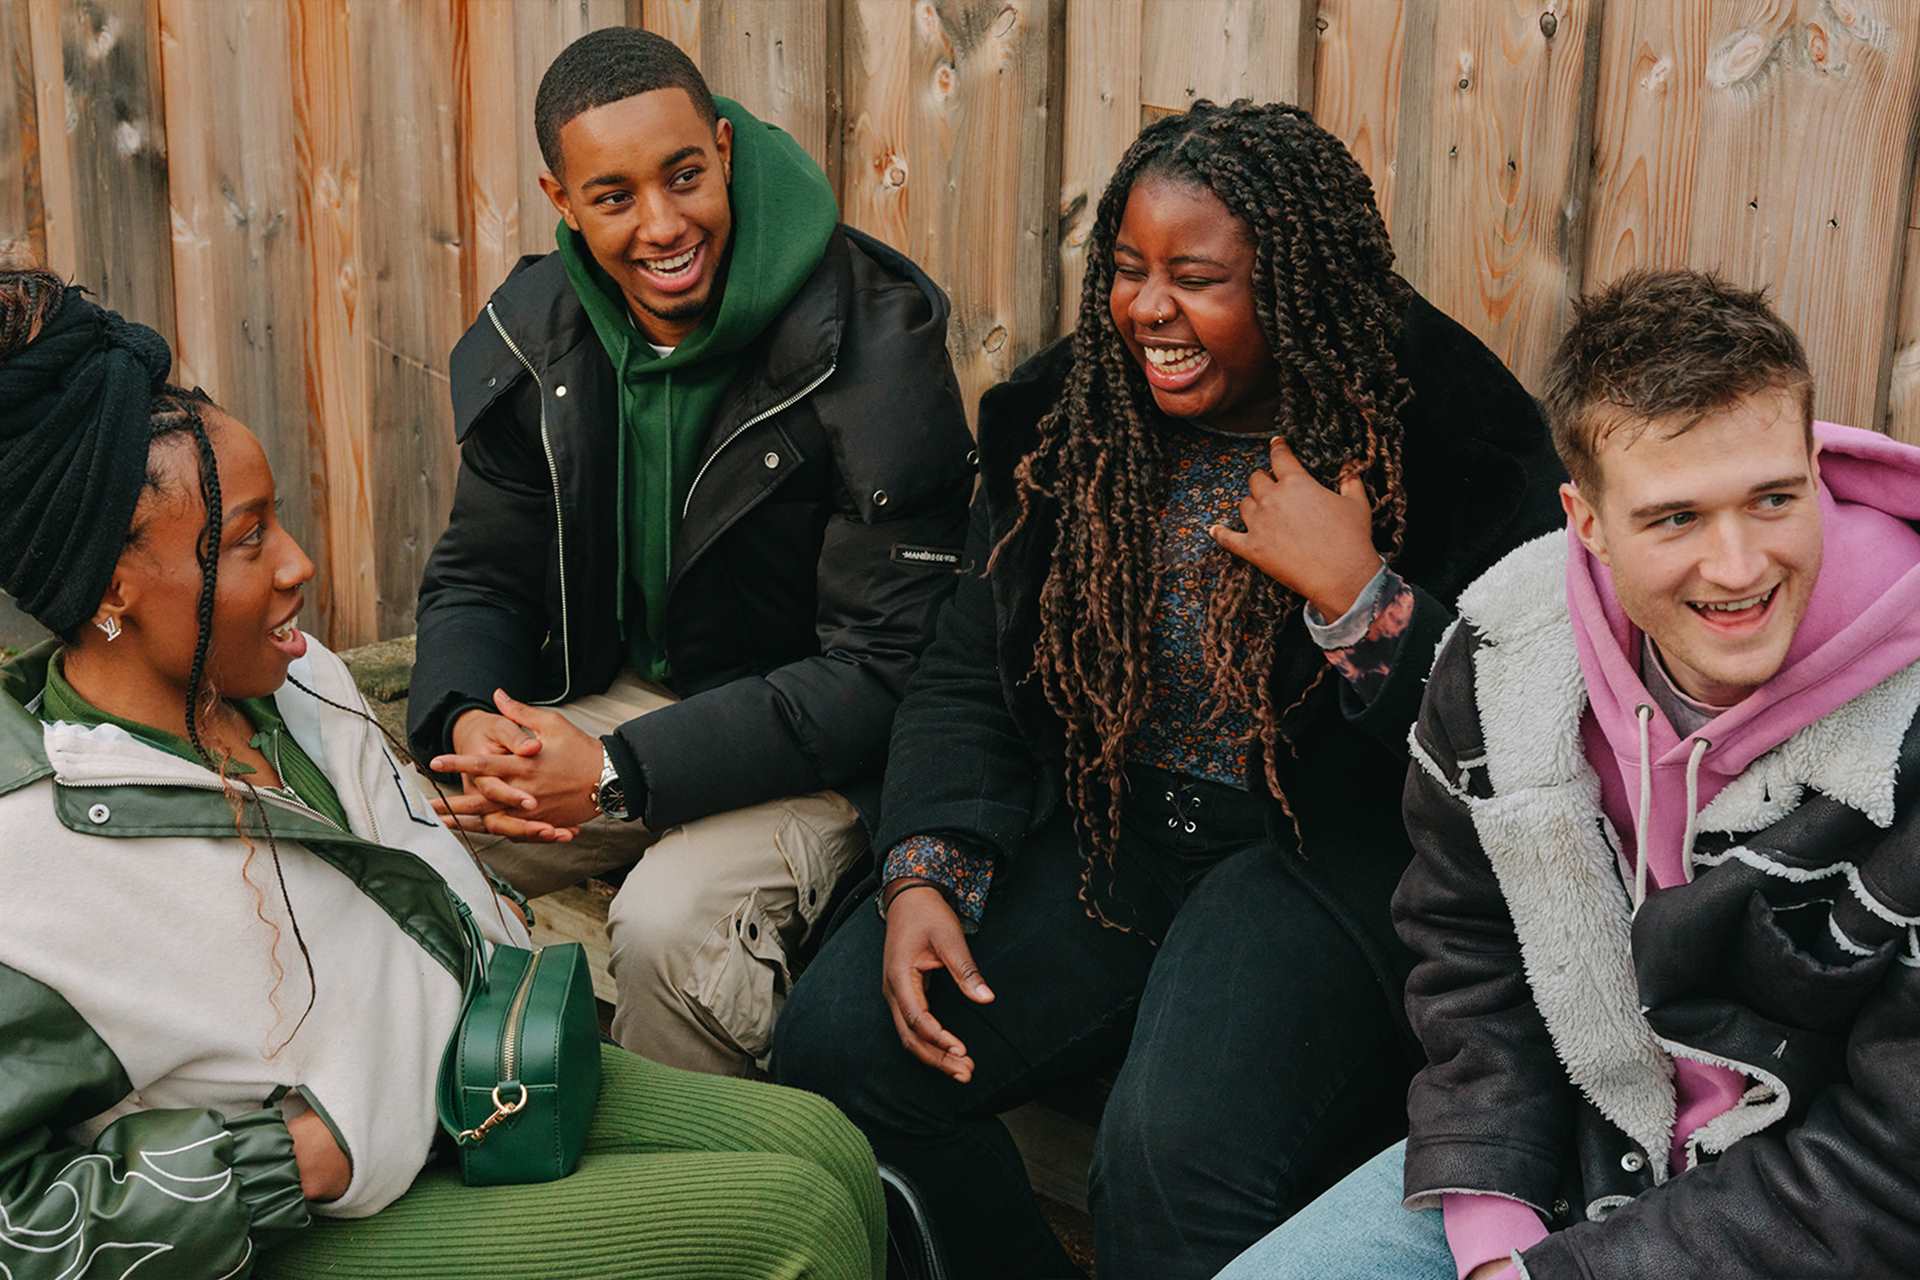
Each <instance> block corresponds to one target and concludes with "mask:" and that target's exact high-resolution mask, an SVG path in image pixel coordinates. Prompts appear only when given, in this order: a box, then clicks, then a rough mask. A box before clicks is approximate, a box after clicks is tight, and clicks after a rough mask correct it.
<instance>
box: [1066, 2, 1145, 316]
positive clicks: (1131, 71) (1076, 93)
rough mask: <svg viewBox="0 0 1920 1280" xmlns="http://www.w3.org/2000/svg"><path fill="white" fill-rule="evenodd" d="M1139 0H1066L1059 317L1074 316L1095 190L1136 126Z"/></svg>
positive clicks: (1099, 188) (1101, 185)
mask: <svg viewBox="0 0 1920 1280" xmlns="http://www.w3.org/2000/svg"><path fill="white" fill-rule="evenodd" d="M1144 19H1145V13H1144V6H1143V0H1068V4H1067V33H1066V40H1067V53H1066V64H1065V79H1064V83H1063V84H1062V86H1061V96H1062V104H1061V123H1060V127H1061V134H1062V141H1061V148H1060V178H1061V187H1060V322H1059V331H1060V332H1061V333H1070V332H1072V330H1073V327H1074V325H1075V324H1076V323H1077V322H1078V319H1079V309H1080V283H1081V280H1082V279H1083V278H1084V277H1085V275H1086V271H1087V236H1088V234H1089V233H1090V232H1091V231H1092V230H1093V219H1094V215H1095V214H1096V213H1097V212H1098V211H1099V206H1100V196H1101V193H1102V192H1104V191H1105V190H1106V186H1107V180H1108V178H1110V177H1111V176H1112V175H1113V170H1114V167H1115V166H1116V165H1117V164H1118V163H1119V162H1120V157H1121V156H1123V155H1125V154H1126V151H1127V147H1128V145H1129V144H1130V143H1132V141H1133V139H1134V137H1135V135H1136V134H1138V133H1139V131H1140V108H1139V102H1140V67H1141V59H1142V57H1143V56H1144V50H1145V44H1144V40H1145V34H1144Z"/></svg>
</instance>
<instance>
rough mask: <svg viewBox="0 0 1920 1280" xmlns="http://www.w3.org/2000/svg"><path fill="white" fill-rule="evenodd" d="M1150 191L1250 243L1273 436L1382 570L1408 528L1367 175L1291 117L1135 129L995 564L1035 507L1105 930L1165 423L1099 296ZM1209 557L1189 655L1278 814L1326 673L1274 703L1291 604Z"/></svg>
mask: <svg viewBox="0 0 1920 1280" xmlns="http://www.w3.org/2000/svg"><path fill="white" fill-rule="evenodd" d="M1149 180H1161V181H1172V182H1176V183H1183V184H1189V185H1195V186H1198V187H1200V188H1202V189H1204V190H1207V191H1210V192H1212V193H1213V194H1214V195H1215V196H1216V197H1218V198H1219V199H1220V201H1221V202H1222V203H1223V204H1225V205H1226V207H1227V208H1228V209H1229V210H1230V211H1231V212H1232V213H1233V215H1234V217H1235V218H1237V219H1238V220H1239V221H1240V223H1241V224H1242V225H1243V227H1244V228H1245V230H1246V232H1247V234H1248V236H1249V237H1250V238H1251V240H1252V241H1253V245H1254V249H1255V256H1254V267H1253V296H1254V310H1255V313H1256V314H1257V316H1258V319H1259V324H1260V329H1261V333H1262V335H1263V336H1264V337H1265V339H1266V344H1267V348H1268V350H1269V351H1270V352H1271V353H1272V355H1273V361H1274V365H1275V371H1276V373H1277V375H1278V380H1279V410H1278V413H1277V415H1276V417H1275V420H1274V423H1273V434H1275V435H1279V436H1283V437H1285V439H1286V441H1287V443H1288V445H1289V446H1290V447H1291V448H1292V450H1293V452H1294V454H1295V455H1296V456H1297V457H1298V458H1299V460H1300V462H1301V464H1302V465H1303V466H1304V467H1305V468H1306V470H1307V471H1308V473H1309V474H1311V475H1312V476H1313V477H1314V478H1315V479H1317V480H1319V481H1320V482H1321V483H1322V484H1325V485H1327V486H1328V487H1330V488H1332V487H1337V486H1338V484H1339V482H1340V480H1341V479H1342V478H1344V477H1346V476H1350V475H1357V476H1358V477H1359V478H1360V480H1361V482H1362V484H1363V485H1364V487H1365V489H1366V493H1367V496H1368V498H1369V500H1370V501H1371V503H1372V507H1373V537H1374V544H1375V546H1377V547H1379V548H1381V549H1382V551H1383V552H1384V553H1385V554H1386V555H1387V556H1388V557H1389V558H1391V557H1393V556H1394V555H1396V554H1397V553H1398V552H1399V550H1400V545H1401V539H1402V536H1403V534H1404V532H1405V528H1406V495H1405V492H1404V490H1403V488H1402V485H1401V424H1400V418H1399V413H1400V410H1401V408H1402V407H1403V406H1404V405H1405V404H1406V402H1407V399H1408V398H1409V395H1410V390H1409V387H1408V385H1407V382H1406V380H1405V379H1404V378H1402V377H1401V376H1400V373H1399V370H1398V368H1397V366H1396V362H1395V359H1394V354H1393V348H1394V342H1395V340H1396V338H1397V337H1398V335H1399V330H1400V323H1401V316H1402V314H1403V313H1404V310H1405V306H1406V302H1407V300H1408V298H1409V296H1410V293H1411V290H1410V288H1409V286H1408V285H1407V284H1406V282H1405V281H1403V280H1402V279H1401V278H1400V277H1399V276H1398V275H1396V274H1395V273H1394V271H1393V247H1392V245H1391V244H1390V243H1389V242H1388V239H1387V229H1386V226H1385V224H1384V223H1383V222H1382V221H1381V218H1380V214H1379V210H1378V209H1377V208H1376V206H1375V204H1374V199H1373V184H1372V183H1371V181H1369V180H1368V178H1367V175H1366V172H1365V171H1364V170H1363V169H1361V167H1360V166H1359V164H1358V163H1356V162H1355V161H1354V159H1353V156H1352V155H1351V154H1350V153H1349V152H1348V151H1347V149H1346V147H1345V146H1344V145H1342V144H1341V142H1340V140H1339V139H1338V138H1335V137H1334V136H1333V135H1332V134H1330V133H1328V132H1327V131H1326V130H1324V129H1322V128H1320V127H1319V126H1318V125H1317V124H1315V123H1314V121H1313V117H1312V116H1311V115H1310V114H1309V113H1308V112H1306V111H1305V110H1303V109H1301V108H1299V107H1293V106H1285V105H1271V106H1261V105H1256V104H1254V103H1251V102H1248V101H1246V100H1241V101H1237V102H1235V103H1233V104H1232V105H1230V106H1225V107H1222V106H1218V105H1216V104H1214V103H1212V102H1209V101H1206V100H1204V99H1202V100H1200V101H1198V102H1195V103H1194V105H1193V107H1192V109H1191V110H1189V111H1187V112H1186V113H1185V114H1183V115H1177V116H1168V117H1165V118H1163V119H1160V120H1157V121H1155V122H1154V123H1152V124H1150V125H1148V126H1147V127H1146V128H1145V129H1143V130H1142V131H1141V133H1140V136H1139V137H1138V138H1137V139H1135V141H1134V143H1133V145H1132V146H1131V147H1130V148H1128V150H1127V153H1126V155H1125V157H1124V158H1123V159H1122V160H1121V161H1120V165H1119V167H1118V169H1116V170H1115V172H1114V175H1113V178H1112V180H1111V181H1109V182H1108V184H1107V188H1106V192H1105V193H1104V194H1103V195H1102V196H1101V198H1100V205H1099V210H1098V213H1097V215H1096V217H1095V220H1094V224H1093V229H1092V232H1091V234H1090V235H1089V237H1088V245H1087V273H1086V280H1085V283H1084V284H1083V286H1082V288H1081V294H1080V313H1079V318H1078V321H1077V322H1076V324H1075V326H1074V332H1073V362H1072V367H1071V369H1070V371H1069V373H1068V375H1067V381H1066V385H1065V387H1064V389H1063V391H1062V394H1061V396H1060V399H1059V401H1058V403H1056V404H1055V406H1054V407H1053V408H1052V409H1051V410H1050V411H1049V412H1048V413H1047V414H1046V416H1045V417H1044V418H1042V419H1041V421H1040V424H1039V428H1038V434H1039V442H1038V444H1037V445H1036V446H1035V448H1034V450H1033V452H1031V453H1030V454H1028V455H1027V456H1026V457H1025V458H1024V459H1023V460H1022V461H1021V462H1020V464H1019V466H1018V468H1017V469H1016V472H1015V487H1016V491H1017V494H1018V512H1017V517H1016V520H1015V523H1014V525H1013V527H1012V529H1011V530H1010V531H1009V533H1008V534H1007V536H1006V538H1004V539H1003V540H1002V541H1001V543H1000V545H999V546H998V547H996V548H995V555H996V556H997V555H998V554H999V553H1000V552H1001V551H1002V550H1004V549H1005V548H1006V547H1007V546H1008V545H1009V544H1010V543H1011V542H1012V540H1013V539H1014V538H1015V537H1016V536H1017V535H1018V534H1019V533H1020V531H1021V530H1022V529H1023V528H1024V527H1025V526H1026V524H1027V523H1028V522H1029V520H1033V519H1036V518H1040V517H1039V516H1038V515H1037V513H1039V512H1041V511H1042V510H1043V509H1046V510H1050V511H1051V513H1052V518H1053V521H1054V529H1053V533H1054V539H1053V547H1052V555H1051V560H1050V562H1049V564H1048V568H1047V574H1046V579H1045V582H1044V584H1043V585H1042V587H1041V591H1040V635H1039V641H1038V644H1037V646H1036V649H1035V653H1034V671H1035V675H1036V676H1037V678H1038V679H1039V681H1040V683H1041V686H1042V688H1043V690H1044V692H1045V694H1046V698H1047V702H1048V704H1049V705H1050V706H1051V707H1052V708H1053V711H1054V712H1055V714H1056V715H1058V716H1059V717H1060V719H1061V721H1062V722H1063V723H1064V725H1065V735H1066V742H1065V747H1066V765H1067V797H1068V800H1069V802H1070V803H1071V805H1072V806H1073V810H1074V813H1075V816H1076V818H1077V820H1078V825H1079V827H1080V830H1081V835H1082V839H1083V843H1084V844H1085V845H1086V846H1087V867H1086V869H1085V870H1084V871H1083V872H1082V875H1081V888H1080V897H1081V901H1082V902H1084V903H1086V904H1087V906H1088V909H1089V911H1090V912H1092V913H1093V914H1094V915H1095V916H1096V918H1098V919H1100V920H1101V921H1102V922H1103V923H1109V924H1110V923H1112V922H1110V921H1108V920H1107V919H1106V917H1105V915H1104V913H1102V912H1101V911H1100V909H1099V906H1098V904H1097V903H1095V902H1094V901H1092V899H1091V896H1090V893H1089V886H1090V882H1091V881H1090V878H1091V874H1092V870H1093V859H1094V858H1095V857H1102V858H1104V859H1105V860H1106V861H1107V863H1108V864H1109V865H1111V863H1112V859H1113V856H1114V850H1115V847H1116V845H1117V843H1118V839H1119V830H1120V817H1121V811H1122V808H1123V806H1124V801H1125V796H1124V790H1125V788H1124V781H1123V779H1124V769H1125V763H1126V761H1125V750H1126V742H1127V739H1128V736H1129V735H1130V734H1132V733H1133V732H1134V731H1135V730H1136V729H1138V728H1139V727H1140V725H1141V722H1142V721H1143V719H1144V718H1145V717H1146V715H1147V712H1148V709H1149V706H1150V704H1151V702H1152V697H1153V690H1152V688H1151V687H1150V681H1149V676H1148V646H1149V641H1150V637H1151V635H1152V627H1153V618H1154V613H1155V609H1156V607H1157V605H1158V603H1159V598H1160V589H1161V573H1162V568H1161V563H1160V559H1159V556H1158V554H1157V553H1158V544H1159V534H1160V520H1159V508H1160V505H1161V503H1162V501H1163V499H1164V497H1165V493H1166V484H1165V468H1164V457H1165V453H1164V443H1163V442H1164V436H1165V432H1166V429H1167V428H1166V423H1167V420H1166V418H1165V417H1164V415H1162V414H1161V413H1160V411H1159V410H1158V408H1156V407H1155V405H1154V401H1153V396H1152V392H1151V390H1150V388H1149V387H1148V384H1147V381H1146V379H1145V377H1144V375H1142V374H1141V372H1140V370H1139V369H1138V368H1137V367H1136V365H1135V363H1134V360H1133V358H1132V356H1131V355H1130V354H1129V353H1128V351H1127V349H1126V347H1125V345H1124V343H1123V342H1122V340H1121V336H1120V333H1119V330H1118V329H1117V328H1116V327H1115V325H1114V322H1113V318H1112V315H1111V313H1110V311H1109V303H1108V297H1109V294H1110V293H1111V292H1112V289H1113V281H1114V265H1113V248H1114V241H1115V238H1116V236H1117V234H1118V231H1119V227H1120V221H1121V215H1122V214H1123V213H1124V211H1125V209H1126V204H1127V197H1128V195H1129V193H1130V192H1131V191H1132V190H1133V187H1134V186H1135V184H1136V183H1139V182H1143V181H1149ZM1209 554H1210V555H1212V556H1214V557H1216V558H1217V562H1216V564H1215V565H1214V566H1213V570H1214V571H1213V572H1212V573H1211V574H1210V575H1209V577H1210V579H1211V580H1212V581H1213V583H1214V584H1215V585H1214V587H1213V591H1212V595H1211V598H1210V600H1209V603H1208V607H1207V615H1206V621H1205V625H1204V627H1203V632H1202V651H1203V657H1204V660H1205V664H1206V671H1207V673H1208V677H1209V680H1210V682H1211V694H1212V701H1213V704H1214V709H1213V714H1214V716H1215V717H1216V718H1218V717H1220V716H1222V715H1224V714H1226V713H1228V712H1229V711H1242V712H1245V713H1246V714H1247V715H1248V716H1249V717H1250V718H1251V719H1252V721H1253V723H1254V725H1255V727H1256V733H1257V736H1258V740H1259V744H1260V748H1261V751H1262V754H1263V763H1264V767H1265V777H1266V782H1267V785H1268V787H1269V789H1270V790H1271V791H1272V793H1273V795H1274V796H1275V797H1276V798H1278V799H1279V800H1280V802H1281V804H1282V805H1285V804H1286V797H1285V796H1284V795H1283V794H1282V793H1281V788H1280V783H1279V777H1278V773H1277V766H1276V761H1277V757H1278V751H1279V747H1280V743H1281V741H1282V738H1283V727H1282V726H1283V723H1284V721H1285V720H1286V718H1287V716H1288V714H1289V713H1290V712H1291V711H1292V710H1293V709H1294V708H1295V707H1298V706H1299V705H1301V704H1302V703H1304V702H1305V701H1306V699H1307V697H1309V696H1310V695H1311V694H1312V692H1313V690H1314V689H1315V688H1317V687H1318V685H1319V683H1320V681H1321V679H1322V678H1323V677H1324V675H1325V664H1321V665H1320V668H1319V670H1318V671H1317V672H1316V674H1315V675H1314V677H1313V679H1312V682H1311V683H1310V684H1309V685H1308V686H1307V687H1306V689H1305V690H1304V691H1303V692H1301V693H1300V695H1299V696H1298V698H1296V699H1295V700H1294V701H1293V703H1291V704H1290V705H1289V706H1287V707H1285V708H1281V707H1277V706H1276V705H1275V696H1274V695H1275V690H1274V679H1273V673H1274V665H1275V656H1276V648H1277V645H1278V643H1279V640H1280V637H1281V635H1282V632H1283V631H1284V630H1285V628H1286V627H1287V625H1288V623H1289V622H1290V621H1291V620H1292V618H1293V616H1294V615H1295V614H1296V613H1298V612H1299V610H1300V608H1301V601H1300V598H1299V597H1298V596H1297V595H1295V594H1294V593H1293V592H1292V591H1290V590H1288V589H1287V588H1285V587H1283V586H1281V585H1280V584H1279V583H1278V582H1275V581H1274V580H1272V579H1271V578H1268V577H1267V576H1266V575H1265V574H1263V573H1261V572H1260V571H1259V570H1257V569H1255V568H1254V567H1253V566H1252V565H1250V564H1248V563H1247V562H1245V561H1243V560H1241V559H1239V558H1238V557H1236V556H1233V555H1231V554H1229V553H1228V552H1226V551H1224V550H1222V549H1219V548H1215V549H1214V550H1213V551H1211V552H1210V553H1209ZM1288 812H1289V815H1291V812H1292V811H1291V809H1290V808H1289V809H1288ZM1116 927H1118V926H1116Z"/></svg>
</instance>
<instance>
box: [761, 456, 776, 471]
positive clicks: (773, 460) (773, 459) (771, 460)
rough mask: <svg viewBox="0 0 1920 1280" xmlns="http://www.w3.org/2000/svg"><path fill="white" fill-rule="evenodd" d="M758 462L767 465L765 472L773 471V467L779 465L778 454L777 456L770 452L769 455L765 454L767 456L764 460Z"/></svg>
mask: <svg viewBox="0 0 1920 1280" xmlns="http://www.w3.org/2000/svg"><path fill="white" fill-rule="evenodd" d="M760 461H762V462H764V463H766V464H767V470H769V471H771V470H773V469H774V468H775V467H777V466H779V465H780V455H779V454H777V453H772V452H769V453H768V454H767V456H766V457H764V458H762V459H760Z"/></svg>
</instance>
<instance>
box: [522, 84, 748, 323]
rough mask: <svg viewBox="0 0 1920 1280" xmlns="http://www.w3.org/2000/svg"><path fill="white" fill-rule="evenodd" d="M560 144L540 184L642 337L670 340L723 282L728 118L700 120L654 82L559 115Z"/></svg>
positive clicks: (696, 318) (681, 98) (700, 313)
mask: <svg viewBox="0 0 1920 1280" xmlns="http://www.w3.org/2000/svg"><path fill="white" fill-rule="evenodd" d="M560 150H561V154H562V155H563V156H564V157H565V160H564V168H565V173H564V174H563V175H555V174H551V173H544V174H541V175H540V186H541V189H542V190H544V191H545V192H546V193H547V198H548V199H549V200H551V201H553V204H554V207H555V208H557V209H558V210H559V211H560V216H561V217H563V218H565V219H566V222H567V225H568V226H569V227H571V228H573V229H574V230H575V231H577V232H579V234H580V237H581V238H582V239H583V240H585V241H586V242H587V248H588V250H589V251H590V252H591V253H592V254H593V259H594V261H595V262H597V263H599V264H600V268H601V270H603V271H605V272H606V273H607V275H608V276H610V277H612V279H613V281H614V283H616V284H617V285H619V286H620V292H621V293H622V294H623V295H624V296H625V298H626V300H627V309H628V310H629V311H630V312H631V313H632V314H633V318H634V320H635V321H636V322H637V323H638V324H639V326H640V328H641V330H642V331H643V332H645V333H646V335H647V337H648V339H649V340H651V341H653V342H656V343H658V344H660V345H661V346H677V345H679V343H680V342H681V341H682V340H684V339H685V338H686V337H687V336H688V335H689V334H691V333H692V332H693V331H694V330H695V329H697V328H698V327H699V326H700V322H701V320H702V319H703V318H704V317H705V316H706V314H707V312H708V310H709V309H710V308H711V307H712V306H713V305H714V304H715V303H716V302H717V301H718V300H719V295H720V290H721V288H722V287H723V285H722V283H721V280H720V271H721V265H722V263H723V262H724V260H725V258H726V252H727V244H728V241H729V239H730V238H731V236H732V234H733V209H732V205H731V203H730V202H729V200H728V197H727V181H728V176H729V166H730V165H731V164H732V159H733V126H732V125H731V124H730V123H728V122H727V121H726V120H720V121H719V122H717V123H716V124H709V123H708V122H707V121H706V120H705V119H704V118H703V117H702V116H701V114H700V111H699V109H698V108H697V107H695V106H694V104H693V99H692V98H691V97H689V96H688V94H687V92H686V90H684V89H679V88H670V89H654V90H650V91H649V92H646V93H639V94H635V95H634V96H632V97H630V98H622V99H620V100H619V101H618V102H609V103H607V104H606V105H605V106H601V107H595V108H593V109H592V110H590V111H583V112H581V113H580V114H579V115H577V116H575V117H574V118H573V119H571V120H569V121H567V123H566V124H565V125H563V126H562V127H561V129H560Z"/></svg>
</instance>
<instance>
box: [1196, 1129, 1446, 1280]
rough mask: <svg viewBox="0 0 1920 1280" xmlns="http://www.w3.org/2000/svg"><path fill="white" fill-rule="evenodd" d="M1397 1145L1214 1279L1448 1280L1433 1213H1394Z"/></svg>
mask: <svg viewBox="0 0 1920 1280" xmlns="http://www.w3.org/2000/svg"><path fill="white" fill-rule="evenodd" d="M1406 1160H1407V1144H1406V1143H1404V1142H1397V1143H1395V1144H1394V1145H1393V1146H1391V1147H1388V1148H1387V1149H1386V1150H1385V1151H1382V1152H1381V1153H1380V1154H1379V1155H1377V1156H1375V1157H1374V1158H1373V1159H1371V1160H1369V1161H1367V1163H1365V1164H1363V1165H1361V1166H1360V1167H1359V1168H1358V1169H1355V1170H1354V1171H1353V1172H1352V1173H1350V1174H1348V1175H1347V1176H1346V1177H1345V1178H1343V1179H1341V1180H1340V1181H1339V1182H1338V1183H1336V1184H1335V1185H1334V1187H1333V1189H1332V1190H1331V1191H1328V1192H1327V1193H1326V1194H1325V1195H1322V1196H1321V1197H1320V1198H1319V1199H1318V1200H1315V1201H1314V1202H1313V1203H1312V1204H1310V1205H1308V1206H1307V1207H1306V1208H1304V1209H1302V1210H1301V1211H1300V1212H1299V1213H1296V1214H1294V1215H1293V1217H1291V1218H1289V1219H1287V1220H1286V1221H1285V1222H1283V1223H1281V1224H1280V1225H1279V1226H1278V1227H1275V1228H1274V1229H1273V1230H1272V1231H1271V1232H1269V1233H1268V1235H1267V1237H1266V1238H1265V1239H1264V1240H1262V1241H1260V1243H1258V1244H1256V1245H1254V1246H1253V1247H1252V1248H1251V1249H1248V1250H1247V1251H1246V1252H1245V1253H1243V1254H1241V1255H1240V1256H1239V1257H1238V1258H1235V1259H1234V1260H1233V1261H1232V1262H1230V1263H1228V1264H1227V1269H1226V1270H1225V1271H1222V1272H1221V1273H1220V1274H1219V1275H1218V1276H1217V1277H1215V1280H1327V1278H1328V1277H1332V1276H1337V1277H1339V1280H1454V1277H1455V1275H1456V1269H1455V1267H1454V1265H1453V1251H1452V1250H1451V1249H1449V1248H1447V1230H1446V1227H1445V1225H1444V1224H1443V1223H1442V1222H1441V1220H1440V1211H1439V1210H1438V1209H1418V1210H1413V1209H1403V1208H1401V1207H1400V1199H1401V1196H1400V1175H1401V1170H1402V1168H1403V1167H1404V1166H1405V1164H1406Z"/></svg>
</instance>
